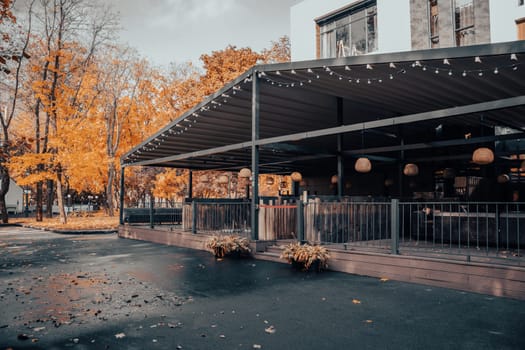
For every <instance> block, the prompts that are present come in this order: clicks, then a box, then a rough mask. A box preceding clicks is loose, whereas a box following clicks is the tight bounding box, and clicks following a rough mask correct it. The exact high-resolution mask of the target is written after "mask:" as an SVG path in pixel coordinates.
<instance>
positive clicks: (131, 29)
mask: <svg viewBox="0 0 525 350" xmlns="http://www.w3.org/2000/svg"><path fill="white" fill-rule="evenodd" d="M109 1H111V2H112V3H113V4H114V8H115V10H117V11H118V12H119V13H120V19H121V24H122V27H123V29H122V31H121V34H120V37H121V41H122V42H123V43H127V44H129V45H130V46H132V47H135V48H136V49H137V50H138V51H139V53H140V54H141V55H142V56H143V57H146V58H148V59H149V60H150V61H151V62H152V63H153V64H155V65H161V66H167V65H168V64H169V63H171V62H175V63H183V62H187V61H192V62H194V63H195V64H196V65H201V62H200V61H199V56H200V55H201V54H204V53H207V54H208V53H211V52H212V51H214V50H222V49H224V48H225V47H226V46H228V45H229V44H231V45H235V46H237V47H250V48H252V49H253V50H255V51H260V50H261V49H263V48H269V47H270V45H271V41H272V40H274V41H276V40H277V39H278V38H279V37H281V36H283V35H290V7H291V6H292V5H293V4H296V3H298V2H300V0H109Z"/></svg>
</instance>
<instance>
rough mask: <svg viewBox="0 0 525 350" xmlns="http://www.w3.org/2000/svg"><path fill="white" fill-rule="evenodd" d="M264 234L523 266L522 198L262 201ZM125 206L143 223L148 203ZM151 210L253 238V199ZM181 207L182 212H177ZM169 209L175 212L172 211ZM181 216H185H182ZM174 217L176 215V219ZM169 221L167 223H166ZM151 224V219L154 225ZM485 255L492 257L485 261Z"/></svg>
mask: <svg viewBox="0 0 525 350" xmlns="http://www.w3.org/2000/svg"><path fill="white" fill-rule="evenodd" d="M258 209H259V211H258V215H259V239H261V240H289V239H295V240H300V241H309V242H312V243H319V244H330V245H332V247H333V248H338V247H337V246H338V245H339V248H340V249H374V250H379V251H380V252H383V253H391V254H405V255H418V254H425V255H427V256H428V255H435V256H438V257H439V256H443V257H447V258H459V259H464V260H466V261H469V260H471V259H476V261H489V260H490V259H504V260H505V261H506V262H508V263H511V264H516V263H517V264H519V265H521V264H522V262H521V260H522V259H521V255H522V254H523V249H524V248H525V203H523V202H521V203H515V202H501V203H494V202H400V201H399V200H396V199H393V200H391V201H380V202H375V201H363V200H359V201H355V200H352V199H351V198H344V199H342V200H337V199H329V200H326V199H325V200H321V199H320V198H310V199H309V200H308V201H307V202H303V201H300V200H297V201H295V202H278V203H277V202H276V203H274V202H268V203H266V204H263V203H262V202H261V204H260V205H259V208H258ZM133 210H136V209H126V211H127V214H126V215H128V214H129V215H131V216H129V215H128V216H126V218H128V219H127V220H128V222H133V215H135V219H137V220H139V221H141V222H146V221H147V220H146V219H147V217H148V215H149V214H147V213H146V209H141V211H140V212H134V211H133ZM165 210H168V209H165V208H162V209H161V208H158V209H155V210H153V211H151V212H152V213H153V218H154V220H153V223H157V222H158V223H160V224H162V223H167V224H169V223H170V222H177V221H182V228H183V230H185V231H189V232H192V233H217V234H232V233H234V234H240V235H244V236H248V237H251V233H252V232H251V231H252V230H251V203H250V202H246V201H239V200H194V201H192V202H187V203H184V205H183V208H182V209H180V208H172V209H171V210H172V211H173V212H169V213H168V212H164V211H165ZM179 213H180V215H181V216H179ZM170 215H171V216H170ZM179 217H180V219H179ZM172 218H173V219H172ZM162 221H164V222H162ZM152 225H153V224H152ZM487 259H488V260H487Z"/></svg>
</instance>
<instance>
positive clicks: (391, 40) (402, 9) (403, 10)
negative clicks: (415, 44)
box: [377, 0, 412, 53]
mask: <svg viewBox="0 0 525 350" xmlns="http://www.w3.org/2000/svg"><path fill="white" fill-rule="evenodd" d="M377 35H378V38H377V40H378V42H377V44H378V49H379V50H378V51H377V53H386V52H398V51H410V50H411V49H412V40H411V32H410V0H395V1H392V0H377Z"/></svg>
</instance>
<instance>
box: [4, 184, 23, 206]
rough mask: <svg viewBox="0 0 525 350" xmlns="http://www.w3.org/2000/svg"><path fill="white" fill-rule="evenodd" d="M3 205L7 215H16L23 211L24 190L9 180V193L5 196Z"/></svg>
mask: <svg viewBox="0 0 525 350" xmlns="http://www.w3.org/2000/svg"><path fill="white" fill-rule="evenodd" d="M5 203H6V206H7V212H8V213H9V214H18V213H21V212H22V211H23V210H24V207H23V204H24V189H23V188H22V187H21V186H18V185H17V184H16V182H15V180H13V179H9V191H7V194H6V196H5Z"/></svg>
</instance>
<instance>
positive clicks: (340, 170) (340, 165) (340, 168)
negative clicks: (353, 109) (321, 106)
mask: <svg viewBox="0 0 525 350" xmlns="http://www.w3.org/2000/svg"><path fill="white" fill-rule="evenodd" d="M337 125H338V126H341V125H343V99H342V98H341V97H337ZM344 172H345V164H344V158H343V134H341V133H339V134H337V179H338V181H337V196H338V197H339V198H341V197H342V196H343V195H344V187H343V186H344V183H345V174H344Z"/></svg>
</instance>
